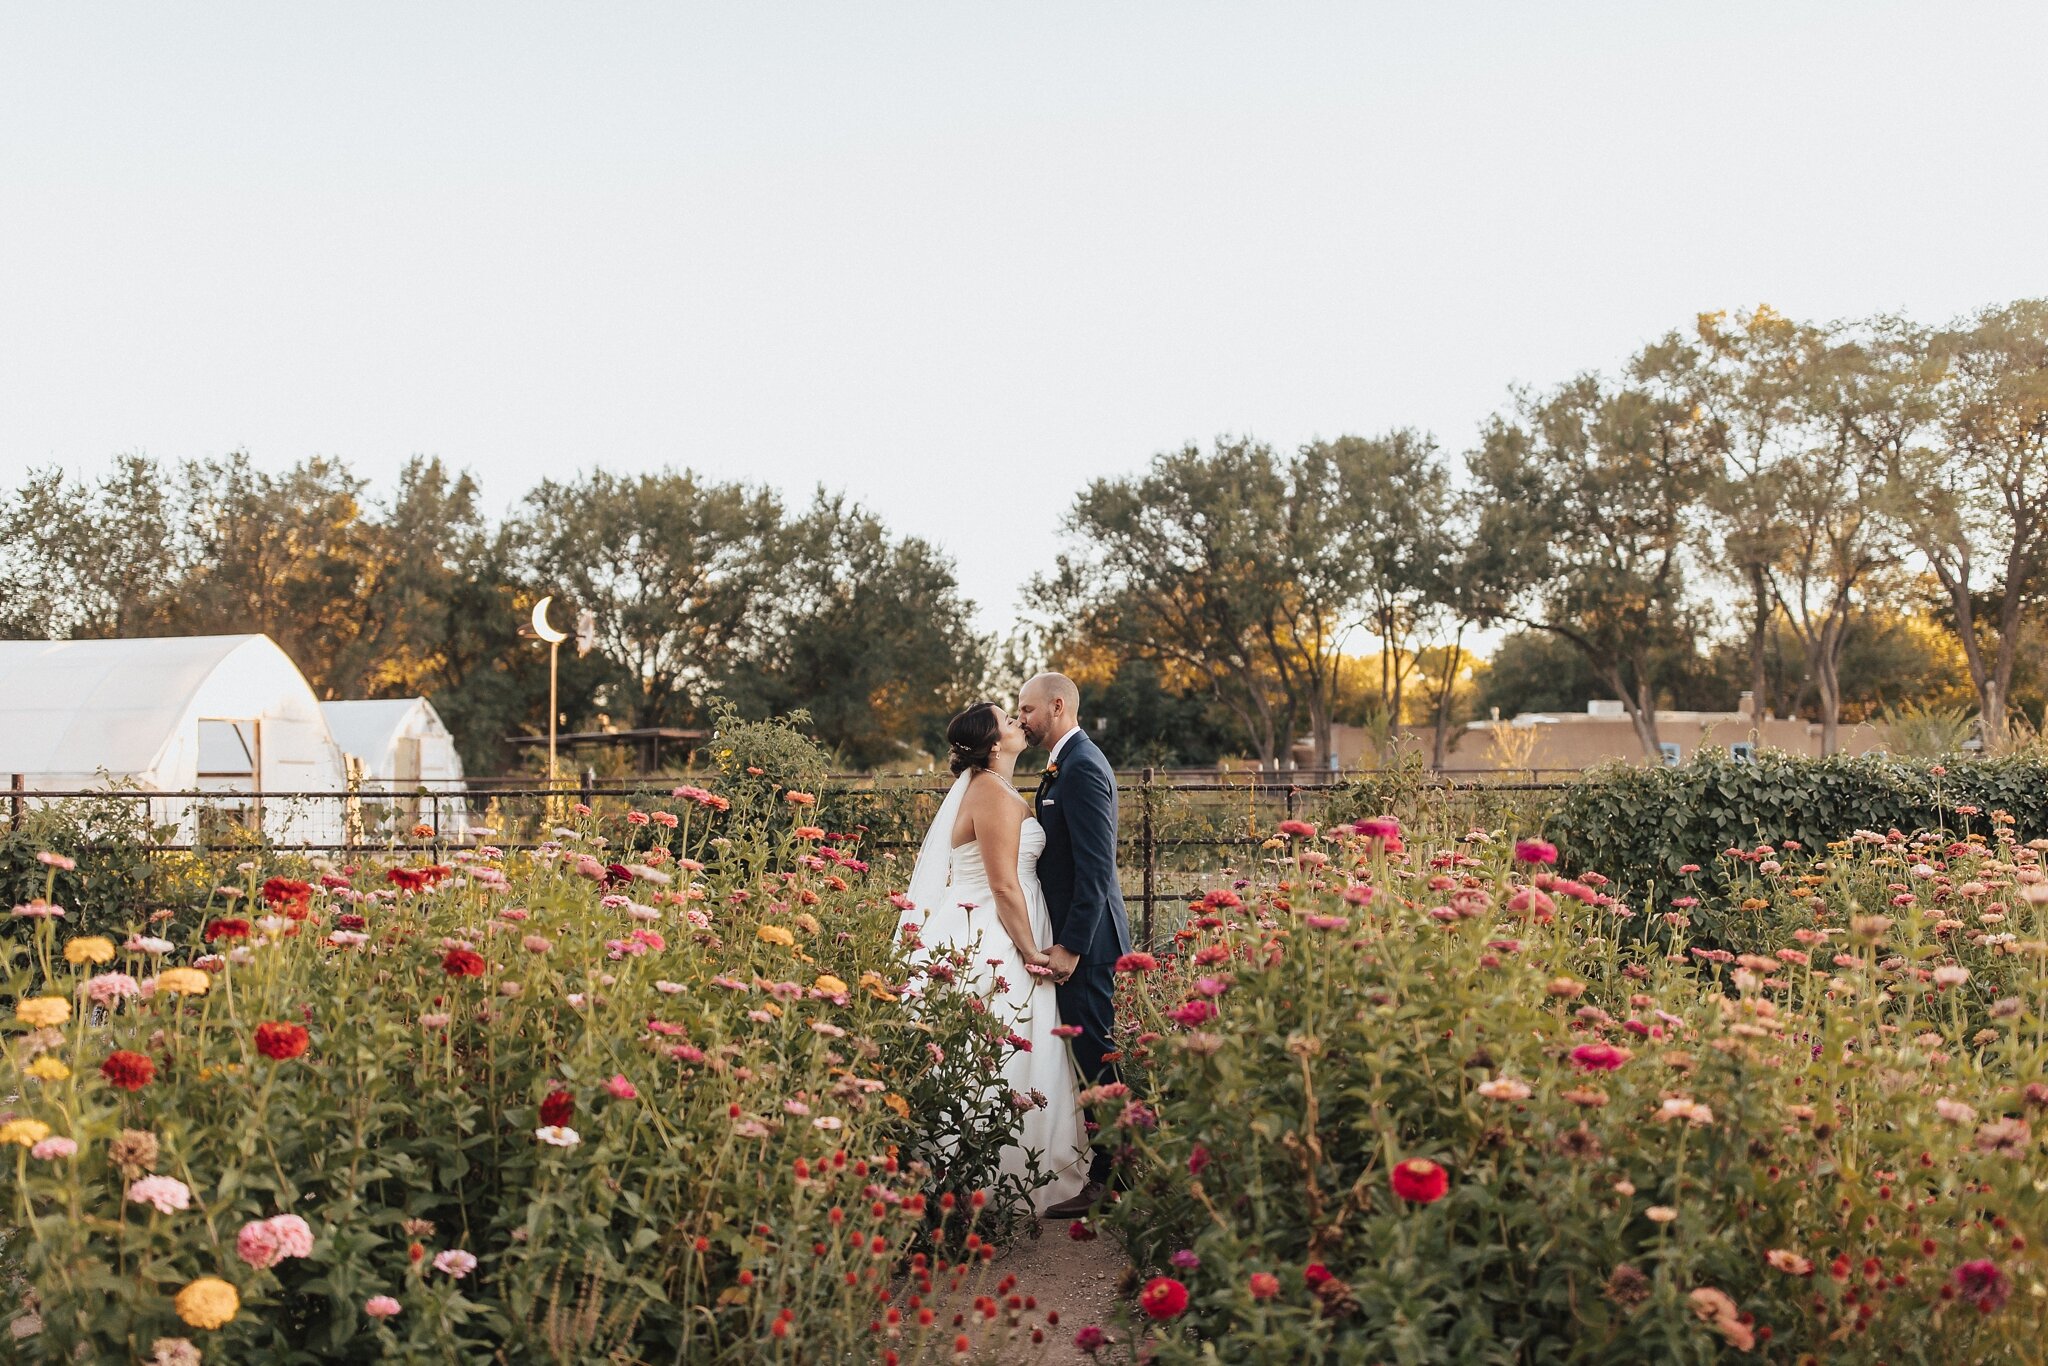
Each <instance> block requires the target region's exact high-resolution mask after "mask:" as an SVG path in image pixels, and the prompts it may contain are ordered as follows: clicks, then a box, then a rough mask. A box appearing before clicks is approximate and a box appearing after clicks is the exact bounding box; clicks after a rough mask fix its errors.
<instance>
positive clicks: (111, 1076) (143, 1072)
mask: <svg viewBox="0 0 2048 1366" xmlns="http://www.w3.org/2000/svg"><path fill="white" fill-rule="evenodd" d="M100 1075H101V1076H103V1077H105V1078H106V1079H107V1081H108V1082H109V1083H111V1084H112V1085H115V1086H118V1087H120V1088H121V1089H122V1090H123V1091H140V1090H141V1089H142V1088H143V1087H145V1086H147V1085H149V1084H150V1082H151V1081H153V1080H155V1078H156V1064H155V1063H153V1062H151V1061H150V1060H149V1059H148V1057H147V1056H145V1055H143V1054H141V1053H130V1052H129V1051H128V1050H127V1049H125V1048H124V1049H122V1050H121V1051H119V1052H117V1053H109V1054H107V1060H106V1061H105V1062H103V1063H101V1064H100Z"/></svg>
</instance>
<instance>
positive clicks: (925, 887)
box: [903, 769, 974, 963]
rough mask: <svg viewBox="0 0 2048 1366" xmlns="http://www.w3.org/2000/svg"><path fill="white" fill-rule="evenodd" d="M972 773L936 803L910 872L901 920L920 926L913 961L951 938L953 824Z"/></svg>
mask: <svg viewBox="0 0 2048 1366" xmlns="http://www.w3.org/2000/svg"><path fill="white" fill-rule="evenodd" d="M973 776H974V770H972V769H969V770H968V771H967V772H965V773H962V774H961V775H960V776H959V777H957V778H955V779H954V780H953V788H952V790H951V791H950V792H948V793H947V794H946V799H945V800H944V801H942V802H940V803H939V814H938V815H936V816H934V817H932V824H931V828H930V829H929V830H927V831H925V836H924V844H923V845H922V846H921V847H920V848H919V849H918V851H917V864H916V866H915V867H913V868H912V869H911V871H910V887H909V890H908V892H907V895H908V896H909V897H910V903H911V909H910V910H908V911H906V912H904V914H903V920H904V923H906V924H917V925H921V926H922V927H923V947H922V948H919V949H918V950H917V951H916V952H914V953H912V954H911V955H910V959H911V961H912V962H914V963H922V962H926V961H928V960H929V959H930V958H931V957H933V956H934V954H936V953H940V952H943V951H944V950H945V948H946V947H947V945H948V944H949V943H950V942H951V941H952V937H953V936H952V926H951V925H950V924H948V923H947V918H946V913H947V912H948V911H950V910H951V909H952V904H951V900H950V897H949V894H948V892H947V888H948V887H949V886H951V884H952V881H953V826H954V825H955V824H956V823H957V822H958V821H959V818H960V804H961V803H962V802H963V801H965V800H966V798H967V783H968V780H969V779H971V778H972V777H973ZM935 919H936V920H938V921H939V924H938V925H936V926H934V924H933V923H932V922H933V921H934V920H935Z"/></svg>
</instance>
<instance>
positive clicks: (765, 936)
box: [754, 925, 796, 949]
mask: <svg viewBox="0 0 2048 1366" xmlns="http://www.w3.org/2000/svg"><path fill="white" fill-rule="evenodd" d="M754 936H755V937H756V938H757V939H759V940H761V941H762V942H763V943H766V944H780V945H782V947H784V948H785V949H787V948H793V947H795V945H796V936H795V935H793V934H791V933H790V932H789V931H788V930H785V929H783V928H782V926H780V925H763V926H762V927H761V928H760V929H758V930H756V931H754Z"/></svg>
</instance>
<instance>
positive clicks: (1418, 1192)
mask: <svg viewBox="0 0 2048 1366" xmlns="http://www.w3.org/2000/svg"><path fill="white" fill-rule="evenodd" d="M1388 1180H1389V1181H1391V1182H1392V1184H1393V1187H1394V1194H1396V1195H1398V1196H1400V1197H1401V1198H1402V1199H1403V1200H1407V1201H1410V1202H1411V1203H1413V1204H1417V1205H1429V1204H1434V1203H1436V1202H1437V1201H1438V1200H1441V1199H1443V1198H1444V1192H1445V1191H1447V1190H1449V1189H1450V1188H1451V1174H1450V1173H1449V1172H1447V1171H1445V1170H1444V1169H1443V1168H1442V1167H1439V1166H1438V1165H1437V1164H1436V1163H1434V1162H1432V1161H1430V1160H1429V1159H1428V1158H1426V1157H1411V1158H1409V1159H1408V1160H1407V1161H1406V1162H1399V1163H1396V1164H1395V1165H1394V1170H1393V1173H1392V1175H1391V1176H1389V1177H1388Z"/></svg>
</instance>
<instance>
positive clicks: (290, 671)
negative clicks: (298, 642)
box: [0, 635, 347, 828]
mask: <svg viewBox="0 0 2048 1366" xmlns="http://www.w3.org/2000/svg"><path fill="white" fill-rule="evenodd" d="M202 723H212V724H211V727H210V730H209V729H207V728H206V727H203V726H202ZM250 743H253V745H254V748H255V750H256V751H257V756H258V757H260V771H259V772H255V773H252V774H249V775H248V777H246V778H244V779H243V780H242V781H241V783H239V784H236V786H238V787H245V786H247V785H248V784H249V782H250V780H251V779H253V781H254V785H256V786H257V787H259V788H260V789H261V790H263V791H268V792H335V793H339V792H341V791H342V790H343V788H344V787H345V786H346V782H347V770H346V768H345V767H344V765H343V763H342V757H341V751H340V750H339V749H338V748H337V747H336V746H335V743H334V741H333V739H332V738H331V737H330V736H329V735H328V732H327V721H326V718H325V717H323V716H322V715H321V714H320V704H319V701H318V700H317V699H316V698H315V697H314V696H313V690H312V688H310V687H309V686H307V683H306V680H305V677H304V676H303V675H302V674H300V673H299V670H298V667H297V666H296V665H294V664H293V663H292V661H291V660H290V658H288V657H287V656H286V655H285V653H284V651H282V650H280V649H279V648H278V647H277V645H276V643H275V642H274V641H272V640H271V639H270V638H269V637H268V636H263V635H237V636H164V637H154V638H147V639H135V640H7V641H0V774H17V773H18V774H21V775H22V776H23V778H24V780H25V784H26V786H27V787H28V788H29V789H30V790H32V791H33V790H42V791H54V790H63V789H66V788H88V787H98V786H99V785H100V784H101V782H102V775H104V776H105V777H107V778H112V779H114V780H116V781H121V780H130V781H132V782H134V783H135V784H136V785H137V786H140V787H143V788H146V789H153V790H156V791H159V792H172V791H181V790H187V789H191V788H195V787H201V786H205V787H215V786H219V784H218V783H216V782H212V781H206V780H202V778H201V773H202V771H203V770H202V765H201V758H202V754H201V751H202V748H207V749H210V750H212V751H218V752H221V753H225V752H227V751H229V750H234V751H235V752H236V753H238V754H239V753H241V752H242V750H241V748H240V746H243V745H247V744H250ZM250 767H251V768H255V767H257V765H256V764H254V763H251V764H250ZM338 813H339V806H338V805H337V806H336V811H335V813H334V815H333V816H332V817H331V818H329V817H328V816H327V815H326V814H325V813H322V814H321V815H317V816H316V815H314V813H313V812H312V811H310V810H303V811H300V812H297V813H296V814H294V815H292V816H289V817H288V816H286V815H285V814H284V813H283V812H282V811H280V812H277V813H270V812H266V815H265V821H264V823H265V826H266V828H269V827H271V826H273V825H275V824H277V823H279V822H283V823H285V824H287V825H290V826H293V827H302V826H304V825H305V824H306V823H307V822H308V821H311V822H313V823H314V824H317V825H320V826H323V827H324V826H326V825H328V824H332V823H334V822H336V821H338V819H339V815H338ZM185 815H186V812H185V811H184V809H183V806H182V804H181V805H180V806H179V808H178V809H177V810H175V811H166V812H162V813H160V818H167V819H169V820H171V821H173V822H181V821H182V820H183V818H184V817H185Z"/></svg>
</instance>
